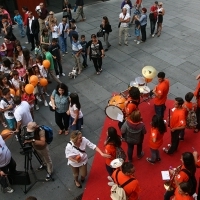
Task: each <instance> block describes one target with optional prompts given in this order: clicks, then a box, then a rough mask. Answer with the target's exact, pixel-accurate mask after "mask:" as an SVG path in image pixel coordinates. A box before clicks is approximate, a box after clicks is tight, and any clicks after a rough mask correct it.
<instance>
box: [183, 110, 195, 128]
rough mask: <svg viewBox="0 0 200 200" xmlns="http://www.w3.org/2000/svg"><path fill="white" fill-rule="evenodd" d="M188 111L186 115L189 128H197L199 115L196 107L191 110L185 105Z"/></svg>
mask: <svg viewBox="0 0 200 200" xmlns="http://www.w3.org/2000/svg"><path fill="white" fill-rule="evenodd" d="M185 108H186V109H187V111H188V115H187V117H186V126H187V128H195V127H196V125H197V115H196V112H195V111H194V107H193V108H192V110H189V109H188V108H187V107H185Z"/></svg>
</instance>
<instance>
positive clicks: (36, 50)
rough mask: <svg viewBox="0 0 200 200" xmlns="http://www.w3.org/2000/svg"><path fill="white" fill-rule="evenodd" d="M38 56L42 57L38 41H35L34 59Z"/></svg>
mask: <svg viewBox="0 0 200 200" xmlns="http://www.w3.org/2000/svg"><path fill="white" fill-rule="evenodd" d="M38 55H40V56H43V53H42V48H41V45H40V41H36V43H35V57H37V56H38Z"/></svg>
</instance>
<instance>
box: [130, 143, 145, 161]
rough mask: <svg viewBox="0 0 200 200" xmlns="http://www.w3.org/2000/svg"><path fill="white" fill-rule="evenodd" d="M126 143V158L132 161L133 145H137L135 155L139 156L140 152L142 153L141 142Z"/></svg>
mask: <svg viewBox="0 0 200 200" xmlns="http://www.w3.org/2000/svg"><path fill="white" fill-rule="evenodd" d="M127 144H128V151H127V155H128V160H129V161H132V158H133V150H134V145H137V156H138V157H139V156H141V153H142V143H140V144H130V143H127Z"/></svg>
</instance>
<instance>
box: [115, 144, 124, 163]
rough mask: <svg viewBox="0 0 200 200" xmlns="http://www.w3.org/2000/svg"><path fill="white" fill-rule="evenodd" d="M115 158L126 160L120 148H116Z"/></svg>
mask: <svg viewBox="0 0 200 200" xmlns="http://www.w3.org/2000/svg"><path fill="white" fill-rule="evenodd" d="M116 158H122V159H123V160H124V161H125V160H126V153H125V152H124V150H123V149H122V148H121V147H116Z"/></svg>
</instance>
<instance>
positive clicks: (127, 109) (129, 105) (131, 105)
mask: <svg viewBox="0 0 200 200" xmlns="http://www.w3.org/2000/svg"><path fill="white" fill-rule="evenodd" d="M130 101H132V98H131V97H129V98H128V99H127V101H126V102H125V104H126V105H125V108H124V111H125V116H126V117H127V116H129V115H130V114H131V113H132V112H133V111H134V110H136V109H137V106H136V105H135V104H134V103H132V102H130Z"/></svg>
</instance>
